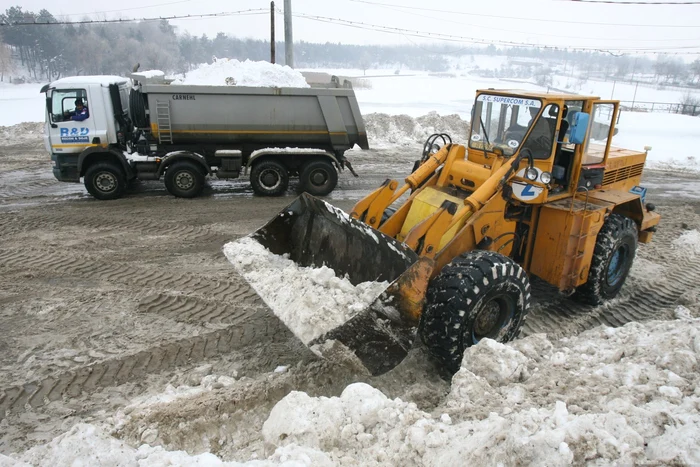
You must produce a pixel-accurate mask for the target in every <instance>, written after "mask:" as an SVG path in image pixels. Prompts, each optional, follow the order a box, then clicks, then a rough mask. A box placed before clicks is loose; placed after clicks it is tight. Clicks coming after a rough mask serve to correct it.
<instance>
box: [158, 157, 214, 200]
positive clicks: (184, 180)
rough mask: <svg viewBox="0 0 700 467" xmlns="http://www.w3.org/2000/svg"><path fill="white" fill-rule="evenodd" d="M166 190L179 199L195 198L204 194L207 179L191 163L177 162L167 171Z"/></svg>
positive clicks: (198, 168)
mask: <svg viewBox="0 0 700 467" xmlns="http://www.w3.org/2000/svg"><path fill="white" fill-rule="evenodd" d="M164 178H165V188H166V189H167V190H168V193H170V194H171V195H173V196H177V197H178V198H194V197H195V196H197V195H198V194H200V193H201V192H202V189H203V188H204V182H205V177H204V174H203V173H202V169H201V168H200V167H198V166H196V165H195V164H193V163H191V162H184V161H183V162H175V163H174V164H173V165H171V166H170V167H168V168H167V170H166V171H165V177H164Z"/></svg>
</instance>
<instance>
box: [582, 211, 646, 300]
mask: <svg viewBox="0 0 700 467" xmlns="http://www.w3.org/2000/svg"><path fill="white" fill-rule="evenodd" d="M637 235H638V234H637V224H635V223H634V221H633V220H632V219H630V218H629V217H625V216H622V215H620V214H610V215H609V216H608V218H607V219H605V223H604V224H603V227H602V228H601V229H600V232H598V237H597V238H596V244H595V250H594V251H593V258H591V267H590V269H589V271H588V280H587V281H586V283H585V284H583V285H581V286H579V287H578V288H577V289H576V292H575V293H574V299H576V300H577V301H580V302H583V303H587V304H589V305H599V304H601V303H603V302H604V301H606V300H610V299H612V298H614V297H615V296H616V295H617V294H618V292H620V289H621V288H622V286H623V285H624V283H625V280H626V279H627V275H628V274H629V272H630V269H631V268H632V262H633V261H634V256H635V253H636V252H637Z"/></svg>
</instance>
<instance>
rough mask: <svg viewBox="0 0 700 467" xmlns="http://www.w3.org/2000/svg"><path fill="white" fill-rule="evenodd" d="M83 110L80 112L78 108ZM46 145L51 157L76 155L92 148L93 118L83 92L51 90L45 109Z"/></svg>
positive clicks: (86, 93)
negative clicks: (49, 149) (47, 125)
mask: <svg viewBox="0 0 700 467" xmlns="http://www.w3.org/2000/svg"><path fill="white" fill-rule="evenodd" d="M80 103H82V106H83V107H84V108H85V110H81V109H80V105H78V104H80ZM49 123H50V124H49V144H50V146H51V152H52V153H62V154H70V153H80V152H82V151H83V150H84V149H85V148H86V147H88V146H93V145H94V144H93V143H92V139H93V138H94V137H95V136H96V134H95V118H94V117H93V116H92V115H91V108H90V95H89V92H88V90H87V89H54V90H53V92H52V93H51V103H50V108H49Z"/></svg>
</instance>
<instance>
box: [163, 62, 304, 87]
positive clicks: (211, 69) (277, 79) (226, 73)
mask: <svg viewBox="0 0 700 467" xmlns="http://www.w3.org/2000/svg"><path fill="white" fill-rule="evenodd" d="M172 84H194V85H215V86H223V85H230V86H252V87H278V88H308V87H309V85H308V83H307V82H306V80H305V79H304V77H303V76H302V74H301V73H299V72H298V71H296V70H293V69H292V68H290V67H288V66H286V65H285V66H282V65H277V64H273V63H269V62H255V61H251V60H246V61H244V62H240V61H238V60H236V59H227V58H220V59H216V60H215V61H214V62H213V63H211V64H206V63H205V64H203V65H200V67H199V68H197V69H196V70H192V71H190V72H188V73H186V74H185V75H184V76H183V77H180V78H178V79H176V80H175V81H173V82H172Z"/></svg>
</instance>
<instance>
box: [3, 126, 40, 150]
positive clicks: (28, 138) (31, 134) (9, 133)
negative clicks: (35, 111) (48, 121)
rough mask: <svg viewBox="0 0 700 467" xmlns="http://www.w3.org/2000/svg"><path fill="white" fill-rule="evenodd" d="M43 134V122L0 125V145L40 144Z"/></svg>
mask: <svg viewBox="0 0 700 467" xmlns="http://www.w3.org/2000/svg"><path fill="white" fill-rule="evenodd" d="M43 135H44V124H43V123H38V122H37V123H35V122H24V123H18V124H16V125H12V126H0V145H1V146H9V145H14V144H28V143H34V144H40V143H41V138H42V136H43Z"/></svg>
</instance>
